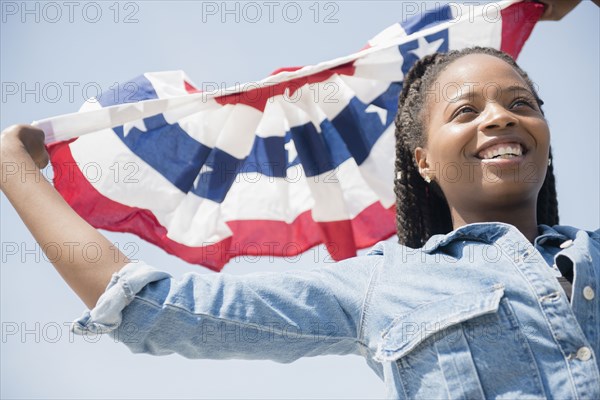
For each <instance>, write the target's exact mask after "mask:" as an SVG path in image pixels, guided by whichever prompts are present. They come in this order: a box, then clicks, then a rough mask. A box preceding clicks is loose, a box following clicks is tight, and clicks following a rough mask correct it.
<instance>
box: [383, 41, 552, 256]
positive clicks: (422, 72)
mask: <svg viewBox="0 0 600 400" xmlns="http://www.w3.org/2000/svg"><path fill="white" fill-rule="evenodd" d="M469 54H487V55H491V56H494V57H497V58H499V59H501V60H503V61H505V62H507V63H508V64H509V65H511V66H512V67H513V68H514V69H515V70H516V71H517V72H518V73H519V75H521V77H522V78H523V79H524V80H525V82H526V83H527V85H528V86H529V88H530V89H531V91H532V92H533V95H534V96H535V99H536V101H537V104H538V106H539V107H540V110H541V105H542V104H543V102H542V100H541V99H540V98H539V96H538V95H537V92H536V90H535V87H534V85H533V82H532V81H531V79H529V77H528V76H527V73H526V72H525V71H523V70H522V69H521V68H520V67H519V66H518V65H517V63H516V62H515V61H514V60H513V59H512V57H510V56H509V55H508V54H506V53H503V52H502V51H499V50H496V49H492V48H484V47H471V48H466V49H463V50H455V51H451V52H449V53H435V54H432V55H429V56H425V57H423V58H422V59H420V60H419V61H417V62H416V63H415V64H414V65H413V67H412V68H411V69H410V71H408V73H407V75H406V76H405V78H404V82H403V88H402V92H401V93H400V98H399V101H398V113H397V114H396V119H395V124H396V178H395V180H394V191H395V193H396V225H397V231H398V240H399V242H400V244H403V245H406V246H409V247H413V248H418V247H421V246H423V245H424V244H425V242H426V241H427V240H428V239H429V237H431V236H432V235H435V234H440V233H441V234H445V233H448V232H450V231H452V229H453V227H452V218H451V215H450V209H449V207H448V203H447V202H446V199H445V197H444V194H443V193H442V190H441V189H440V187H439V186H438V185H437V183H436V182H435V181H432V182H431V183H429V184H427V183H426V182H425V180H424V179H423V178H422V177H421V174H420V173H419V170H418V168H417V165H416V162H415V160H414V150H415V148H417V147H419V146H421V147H424V145H425V142H426V140H427V138H426V135H425V134H424V132H425V129H424V126H423V118H422V115H421V110H423V109H424V106H425V96H426V92H427V90H428V89H429V88H430V87H431V85H433V83H434V82H435V81H436V79H437V77H438V75H439V74H440V72H442V71H443V70H444V69H445V68H446V66H448V64H450V63H451V62H453V61H455V60H457V59H459V58H461V57H464V56H466V55H469ZM550 158H552V153H551V151H550ZM537 221H538V223H541V224H546V225H550V226H552V225H556V224H558V201H557V197H556V185H555V178H554V170H553V166H552V165H549V166H548V170H547V172H546V177H545V179H544V183H543V184H542V187H541V189H540V192H539V193H538V198H537Z"/></svg>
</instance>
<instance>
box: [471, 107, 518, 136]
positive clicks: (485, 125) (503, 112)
mask: <svg viewBox="0 0 600 400" xmlns="http://www.w3.org/2000/svg"><path fill="white" fill-rule="evenodd" d="M517 122H518V120H517V118H516V117H515V116H514V114H513V113H512V112H510V110H507V109H506V108H505V107H504V106H503V105H502V104H499V103H497V102H490V103H488V104H487V106H486V109H485V111H484V113H483V119H482V120H481V125H480V129H481V130H489V129H502V128H508V127H512V126H515V125H516V124H517Z"/></svg>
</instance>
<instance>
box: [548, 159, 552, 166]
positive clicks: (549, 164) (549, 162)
mask: <svg viewBox="0 0 600 400" xmlns="http://www.w3.org/2000/svg"><path fill="white" fill-rule="evenodd" d="M551 165H552V159H551V158H549V159H548V166H551Z"/></svg>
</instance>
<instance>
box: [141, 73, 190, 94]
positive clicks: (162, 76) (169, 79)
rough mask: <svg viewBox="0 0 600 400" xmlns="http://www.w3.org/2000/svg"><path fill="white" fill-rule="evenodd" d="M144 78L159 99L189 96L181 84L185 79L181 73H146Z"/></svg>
mask: <svg viewBox="0 0 600 400" xmlns="http://www.w3.org/2000/svg"><path fill="white" fill-rule="evenodd" d="M144 77H146V79H148V80H149V81H150V83H151V84H152V87H153V88H154V91H155V92H156V95H157V96H158V98H159V99H163V98H167V97H176V96H182V95H187V94H189V93H188V92H187V90H185V85H184V83H183V81H184V79H185V78H186V76H185V73H184V72H183V71H161V72H146V73H145V74H144Z"/></svg>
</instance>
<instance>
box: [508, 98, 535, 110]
mask: <svg viewBox="0 0 600 400" xmlns="http://www.w3.org/2000/svg"><path fill="white" fill-rule="evenodd" d="M522 106H527V107H530V108H533V107H532V106H531V102H530V101H529V100H526V99H517V100H515V101H513V103H512V107H513V108H514V107H522Z"/></svg>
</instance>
